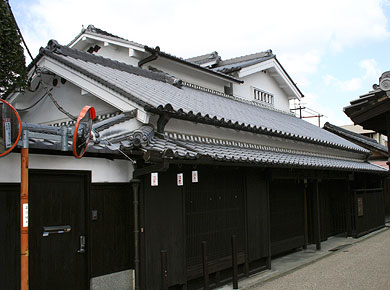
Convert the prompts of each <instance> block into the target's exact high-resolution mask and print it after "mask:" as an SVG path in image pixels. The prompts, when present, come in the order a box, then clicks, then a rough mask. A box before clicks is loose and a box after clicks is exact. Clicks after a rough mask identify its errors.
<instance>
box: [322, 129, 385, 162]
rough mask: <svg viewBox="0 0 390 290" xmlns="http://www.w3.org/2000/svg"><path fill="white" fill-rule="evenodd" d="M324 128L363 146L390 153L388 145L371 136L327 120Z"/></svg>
mask: <svg viewBox="0 0 390 290" xmlns="http://www.w3.org/2000/svg"><path fill="white" fill-rule="evenodd" d="M324 129H325V130H328V131H329V132H332V133H334V134H337V135H339V136H341V137H345V138H347V139H348V140H350V141H352V142H354V141H355V142H357V143H358V145H363V146H364V145H365V146H367V147H368V148H370V149H371V150H373V151H380V152H382V153H385V154H386V155H387V154H388V150H387V148H386V146H383V145H381V144H379V143H378V142H377V141H376V140H374V139H372V138H369V137H367V136H364V135H361V134H358V133H355V132H352V131H349V130H346V129H344V128H341V127H338V126H336V125H333V124H330V123H329V122H326V123H325V124H324Z"/></svg>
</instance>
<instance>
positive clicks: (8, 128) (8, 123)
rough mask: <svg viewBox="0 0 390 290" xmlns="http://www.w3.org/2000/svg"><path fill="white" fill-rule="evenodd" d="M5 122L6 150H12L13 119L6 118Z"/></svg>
mask: <svg viewBox="0 0 390 290" xmlns="http://www.w3.org/2000/svg"><path fill="white" fill-rule="evenodd" d="M3 122H4V132H5V136H4V137H5V138H4V139H5V148H6V149H8V148H11V146H12V141H11V119H9V118H5V119H4V120H3Z"/></svg>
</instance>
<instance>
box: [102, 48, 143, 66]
mask: <svg viewBox="0 0 390 290" xmlns="http://www.w3.org/2000/svg"><path fill="white" fill-rule="evenodd" d="M94 54H95V55H100V56H102V57H105V58H109V59H113V60H117V61H119V62H124V63H126V64H130V65H132V66H138V61H139V58H135V55H134V54H135V52H134V50H133V49H131V48H125V47H119V46H115V45H110V44H109V45H107V46H102V47H101V48H100V49H99V51H98V52H96V53H94ZM147 55H148V54H145V57H146V56H147Z"/></svg>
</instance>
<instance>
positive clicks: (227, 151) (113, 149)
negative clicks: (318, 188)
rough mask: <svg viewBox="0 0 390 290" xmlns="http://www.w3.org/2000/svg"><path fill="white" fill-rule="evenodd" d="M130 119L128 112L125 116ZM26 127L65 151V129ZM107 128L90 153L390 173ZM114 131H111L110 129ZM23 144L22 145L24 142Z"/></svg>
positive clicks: (146, 129)
mask: <svg viewBox="0 0 390 290" xmlns="http://www.w3.org/2000/svg"><path fill="white" fill-rule="evenodd" d="M121 116H122V117H124V118H127V116H126V115H124V114H123V115H121ZM109 121H110V123H109V124H110V125H113V124H114V123H120V122H122V121H123V120H122V119H121V118H118V116H115V117H112V120H109ZM24 129H28V130H30V132H37V133H39V134H38V135H36V136H35V135H34V134H33V133H30V134H31V137H30V138H29V145H30V148H32V149H45V150H53V151H61V149H63V148H62V147H61V136H60V134H61V129H60V128H56V127H50V126H43V125H33V124H24ZM100 129H102V130H103V132H102V133H103V134H101V138H100V142H99V143H95V144H94V143H91V144H90V145H89V146H88V149H87V152H88V153H97V154H110V155H117V156H120V154H121V152H120V151H122V150H123V151H126V150H134V149H135V150H137V149H138V148H143V149H146V150H151V151H156V152H159V153H160V154H161V156H164V155H165V154H167V155H166V156H168V157H169V158H173V159H185V160H198V159H204V158H209V159H211V160H215V161H222V162H238V163H247V164H248V165H249V164H254V165H256V166H267V167H276V166H277V167H279V166H283V167H289V168H313V169H336V170H351V171H376V172H387V170H386V169H383V168H381V167H379V166H376V165H372V164H370V163H367V162H359V161H355V160H345V159H337V158H334V157H331V156H319V155H313V154H308V153H304V152H294V151H292V150H287V149H280V148H272V147H265V146H260V145H253V144H247V143H242V142H235V141H226V140H215V139H214V140H210V139H209V138H202V137H196V136H195V137H194V136H191V138H189V137H188V136H186V137H185V136H180V137H177V138H171V137H169V136H168V134H167V135H166V136H165V138H161V137H158V136H155V135H154V130H153V128H152V127H150V126H142V127H140V128H139V129H137V130H134V131H131V132H129V131H124V132H122V133H121V134H117V133H118V132H117V131H116V130H112V129H110V127H106V124H103V127H100ZM110 131H111V132H110ZM71 132H72V130H71V129H68V134H69V138H68V142H67V144H68V146H67V151H72V138H71V135H72V133H71ZM171 135H172V134H171ZM19 145H20V146H21V145H22V141H20V143H19Z"/></svg>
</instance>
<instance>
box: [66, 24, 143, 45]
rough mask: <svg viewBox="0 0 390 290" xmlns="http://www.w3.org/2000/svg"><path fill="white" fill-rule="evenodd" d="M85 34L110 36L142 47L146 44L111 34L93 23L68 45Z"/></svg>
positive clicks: (109, 37)
mask: <svg viewBox="0 0 390 290" xmlns="http://www.w3.org/2000/svg"><path fill="white" fill-rule="evenodd" d="M83 34H90V35H95V36H103V37H105V38H108V39H111V40H115V41H119V42H122V43H124V44H128V45H131V46H136V47H139V48H141V49H143V48H144V45H142V44H140V43H137V42H134V41H130V40H128V39H125V38H122V37H119V36H117V35H114V34H111V33H109V32H107V31H105V30H102V29H100V28H97V27H95V26H93V25H88V27H87V28H83V29H82V30H81V32H80V33H79V34H78V35H77V36H76V37H75V38H74V39H72V41H70V42H69V44H68V45H67V46H68V47H70V46H71V45H72V44H73V43H74V42H75V41H76V40H77V39H79V38H80V36H82V35H83Z"/></svg>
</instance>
